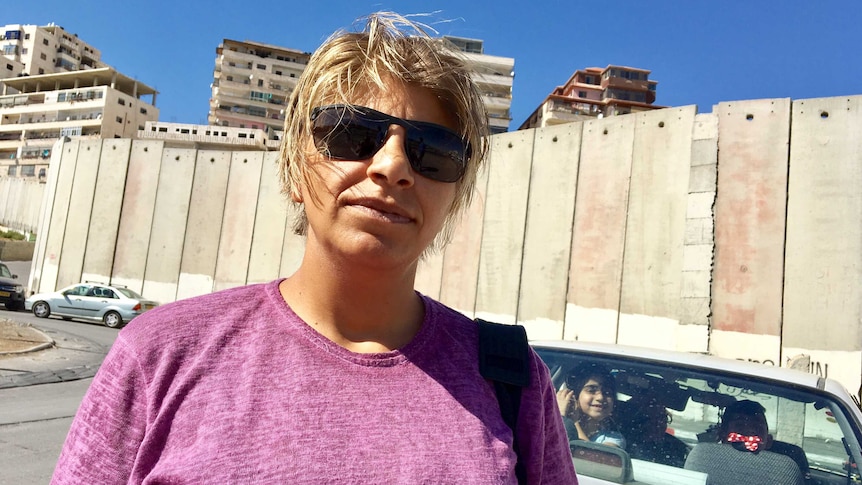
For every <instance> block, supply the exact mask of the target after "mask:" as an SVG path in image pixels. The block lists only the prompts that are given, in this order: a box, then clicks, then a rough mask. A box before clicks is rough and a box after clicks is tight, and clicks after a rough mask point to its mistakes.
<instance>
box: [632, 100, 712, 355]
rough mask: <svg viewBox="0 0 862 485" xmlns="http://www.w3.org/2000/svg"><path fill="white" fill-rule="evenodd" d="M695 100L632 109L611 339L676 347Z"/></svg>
mask: <svg viewBox="0 0 862 485" xmlns="http://www.w3.org/2000/svg"><path fill="white" fill-rule="evenodd" d="M695 114H696V107H695V106H688V107H684V108H674V109H663V110H656V111H649V112H645V113H640V114H638V115H636V118H635V134H634V135H635V137H634V152H633V155H632V172H631V183H630V187H629V203H628V207H629V209H628V216H627V219H626V233H625V236H626V238H625V252H624V256H623V273H622V293H621V297H620V322H619V325H620V327H619V335H618V338H617V342H619V343H622V344H628V345H635V344H637V345H646V346H649V347H655V348H666V349H676V348H677V347H678V342H679V338H678V336H677V332H676V331H677V328H678V324H679V308H680V296H681V290H682V266H683V243H684V241H685V227H686V213H687V208H688V192H689V181H690V177H689V175H690V167H691V143H692V141H691V135H692V129H693V124H694V117H695Z"/></svg>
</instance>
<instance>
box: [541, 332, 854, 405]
mask: <svg viewBox="0 0 862 485" xmlns="http://www.w3.org/2000/svg"><path fill="white" fill-rule="evenodd" d="M530 345H532V346H533V347H541V348H547V349H557V350H572V351H575V352H577V353H580V354H593V355H602V356H607V357H616V358H622V359H625V360H640V361H648V362H652V363H665V364H672V365H676V366H683V367H691V368H695V369H701V370H706V371H711V372H715V371H719V372H726V373H730V374H736V375H741V376H757V377H760V378H764V379H769V380H773V381H779V382H784V383H788V384H793V385H797V386H803V387H807V388H811V389H820V390H827V391H830V392H833V393H835V392H836V391H837V389H840V390H841V391H837V392H839V393H840V394H844V393H846V390H844V389H843V387H842V386H841V385H840V384H839V383H837V382H835V381H833V380H831V379H826V378H823V377H819V376H817V375H814V374H809V373H807V372H802V371H799V370H795V369H789V368H786V367H776V366H771V365H766V364H758V363H754V362H747V361H743V360H735V359H728V358H724V357H717V356H714V355H709V354H704V353H696V352H681V351H675V350H663V349H653V348H647V347H637V346H631V345H620V344H606V343H597V342H583V341H577V342H573V341H568V340H565V341H564V340H534V341H530ZM842 391H843V392H842Z"/></svg>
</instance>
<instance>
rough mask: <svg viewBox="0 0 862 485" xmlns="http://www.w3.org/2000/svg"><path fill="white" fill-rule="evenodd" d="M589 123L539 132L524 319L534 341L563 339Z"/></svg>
mask: <svg viewBox="0 0 862 485" xmlns="http://www.w3.org/2000/svg"><path fill="white" fill-rule="evenodd" d="M582 127H583V123H568V124H564V125H559V126H554V127H548V128H543V129H540V130H536V132H535V141H534V146H533V165H532V173H531V175H530V194H529V201H528V205H527V226H526V237H525V239H524V259H523V263H522V267H521V268H522V269H521V292H520V296H519V302H518V321H519V323H522V324H523V325H524V326H525V327H527V331H528V332H529V335H530V337H531V338H534V339H558V338H562V337H563V322H564V321H565V319H566V294H567V293H568V288H569V279H568V276H569V274H568V273H569V261H570V259H571V258H570V256H571V251H572V221H573V220H574V217H575V189H576V187H577V184H578V163H579V159H580V152H581V150H580V148H581V128H582Z"/></svg>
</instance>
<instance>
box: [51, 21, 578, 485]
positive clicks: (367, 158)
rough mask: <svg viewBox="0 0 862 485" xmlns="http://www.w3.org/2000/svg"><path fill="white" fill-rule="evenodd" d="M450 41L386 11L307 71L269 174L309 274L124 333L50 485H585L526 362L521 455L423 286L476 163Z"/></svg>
mask: <svg viewBox="0 0 862 485" xmlns="http://www.w3.org/2000/svg"><path fill="white" fill-rule="evenodd" d="M441 42H442V41H440V40H435V39H431V38H429V37H428V36H426V35H425V34H424V33H422V32H421V30H419V29H418V28H417V27H416V26H415V25H413V24H411V23H409V22H408V21H406V20H405V19H403V18H401V17H398V16H396V15H393V14H378V15H372V16H371V17H369V19H368V22H367V25H366V26H365V28H364V30H363V31H361V32H353V33H345V32H341V33H337V34H336V35H334V36H333V37H331V38H330V39H329V40H327V41H326V42H325V43H324V45H323V46H322V47H321V48H320V49H319V50H318V51H317V52H316V53H315V54H314V55H313V56H312V58H311V60H310V62H309V64H308V66H307V68H306V69H305V71H304V73H303V75H302V77H301V79H300V81H299V83H298V86H297V88H296V90H295V91H294V93H293V95H292V98H291V100H290V103H289V110H288V112H287V113H286V120H285V142H284V146H283V148H282V156H281V163H280V166H279V173H280V176H281V180H282V188H283V191H284V192H285V194H286V195H288V196H289V198H290V199H291V200H292V201H293V202H294V203H296V204H298V205H299V206H300V208H301V212H302V214H303V216H302V217H301V218H300V220H299V221H298V223H297V225H296V229H297V230H298V231H299V232H301V233H303V234H306V236H307V241H306V249H305V254H304V256H303V259H302V263H301V265H300V267H299V269H298V270H297V271H296V273H295V274H293V275H292V276H291V277H289V278H287V279H284V280H280V281H274V282H271V283H269V284H264V285H252V286H247V287H243V288H237V289H232V290H227V291H223V292H219V293H214V294H211V295H207V296H203V297H199V298H193V299H189V300H185V301H179V302H176V303H174V304H170V305H163V306H161V307H159V308H158V309H156V310H153V311H150V312H147V313H146V314H145V315H143V316H141V317H139V318H137V319H135V320H134V321H133V322H132V324H130V325H129V326H128V327H126V328H125V329H123V331H121V332H120V334H119V336H118V339H117V341H116V343H115V344H114V347H113V348H112V350H111V353H110V354H109V356H108V357H107V358H106V360H105V362H104V364H103V366H102V368H101V369H100V372H99V375H98V376H97V377H96V378H95V380H94V381H93V384H92V386H91V388H90V390H89V392H88V394H87V396H86V397H85V400H84V402H83V404H82V406H81V408H80V411H79V413H78V415H77V417H76V418H75V421H74V423H73V426H72V429H71V431H70V434H69V437H68V438H67V441H66V445H65V448H64V450H63V452H62V455H61V457H60V461H59V463H58V466H57V470H56V471H55V476H54V483H116V482H123V481H126V482H130V483H141V482H143V481H148V482H153V483H155V482H160V483H167V482H170V483H331V482H336V483H456V482H457V483H515V481H516V478H515V472H514V470H515V463H516V461H517V460H520V461H521V462H522V466H523V467H524V468H525V470H526V478H527V481H528V482H529V483H576V478H575V475H574V470H573V467H572V462H571V456H570V453H569V449H568V446H567V443H566V439H565V431H564V429H563V426H562V423H561V422H560V420H559V419H558V418H557V417H556V411H555V406H556V404H555V402H554V395H553V387H552V386H551V385H550V376H549V374H548V371H547V368H546V367H545V366H544V365H543V364H542V362H541V361H540V360H539V358H538V357H537V356H536V354H535V353H532V352H531V354H530V365H531V369H530V370H531V382H530V385H529V386H528V387H526V388H524V389H523V393H522V404H521V407H520V416H519V419H518V426H517V428H518V429H517V433H516V435H517V443H513V434H512V431H511V430H510V429H509V428H508V427H507V426H506V424H505V423H504V422H503V420H502V417H501V415H500V409H499V406H498V403H497V400H496V397H495V394H494V390H493V387H492V386H491V384H490V383H489V382H487V381H485V380H484V379H482V377H481V375H480V374H479V370H478V355H477V354H478V350H477V347H478V341H477V326H476V324H475V323H474V322H473V321H471V320H469V319H468V318H466V317H464V316H463V315H461V314H459V313H457V312H455V311H453V310H451V309H449V308H447V307H445V306H444V305H442V304H440V303H438V302H436V301H433V300H431V299H430V298H427V297H424V296H422V295H419V294H418V293H416V292H415V291H414V289H413V283H414V278H415V274H416V266H417V263H418V261H419V260H420V258H421V257H422V256H423V255H424V254H425V253H426V252H427V251H429V250H430V249H429V248H439V247H441V246H442V245H443V244H444V243H445V242H446V241H447V239H448V235H449V233H450V231H451V228H452V224H453V221H454V220H455V219H456V217H457V215H458V214H459V213H460V211H461V210H462V209H463V208H464V207H466V206H467V205H468V203H469V201H470V196H471V194H472V191H473V185H474V182H475V178H476V172H477V170H478V169H479V164H480V162H481V161H482V158H483V156H484V155H485V151H486V145H485V143H486V140H485V136H486V135H487V126H486V121H485V113H484V110H483V105H482V101H481V98H480V96H479V94H478V92H477V90H476V87H475V86H474V85H473V83H472V82H471V81H470V78H469V74H468V72H467V71H466V70H465V69H464V67H463V65H462V63H461V61H460V60H459V58H458V57H457V56H456V55H454V54H453V53H452V52H451V51H449V50H448V49H447V48H445V46H444V44H442V43H441ZM515 449H517V450H518V452H517V454H516V453H515V451H514V450H515Z"/></svg>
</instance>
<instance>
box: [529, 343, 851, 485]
mask: <svg viewBox="0 0 862 485" xmlns="http://www.w3.org/2000/svg"><path fill="white" fill-rule="evenodd" d="M531 345H532V346H533V348H535V349H536V351H537V352H538V354H539V355H540V356H541V358H542V360H544V362H545V363H546V364H547V365H548V367H549V369H550V371H551V376H552V378H553V382H554V385H555V386H556V388H557V389H558V390H559V388H560V387H561V386H562V385H563V384H564V383H565V382H566V378H567V377H568V376H569V375H571V374H572V371H573V370H575V369H576V368H579V369H580V368H583V367H579V366H580V365H581V364H595V365H597V366H600V367H601V368H603V369H605V370H606V371H608V372H609V373H610V375H611V376H613V379H612V381H613V383H615V385H616V396H615V397H616V402H615V406H614V410H613V412H612V415H611V419H612V422H611V424H610V426H616V427H617V428H618V431H619V432H620V433H621V434H622V435H623V436H624V437H625V438H626V445H625V448H624V449H620V448H617V447H613V446H608V445H606V444H598V443H593V442H591V441H584V440H578V439H577V437H575V439H572V437H571V435H570V442H569V443H570V447H571V450H572V460H573V461H574V463H575V468H576V470H577V472H578V477H579V479H580V483H582V484H593V483H601V484H607V483H632V484H634V483H638V484H642V483H646V484H653V485H665V484H671V483H672V484H700V485H704V484H708V485H724V484H731V483H732V484H734V485H735V484H739V483H759V484H764V485H765V484H767V483H768V484H770V485H773V484H784V483H795V484H799V483H804V484H806V485H833V484H834V485H837V484H859V483H862V478H860V474H859V468H858V464H859V463H860V462H862V449H860V443H862V411H860V404H859V400H858V398H856V397H855V396H852V395H851V394H850V393H849V392H847V390H845V389H844V388H843V387H842V386H841V385H840V384H839V383H838V382H836V381H834V380H831V379H828V378H824V377H819V376H817V375H813V374H808V373H805V372H802V371H796V370H791V369H787V368H778V367H772V366H767V365H763V364H756V363H750V362H743V361H737V360H731V359H722V358H718V357H714V356H708V355H703V354H694V353H683V352H673V351H663V350H653V349H643V348H636V347H626V346H619V345H603V344H589V343H583V342H558V341H554V342H548V341H544V342H540V341H534V342H531ZM574 381H575V380H574V379H572V380H570V381H569V382H574ZM591 383H592V382H591ZM575 385H577V384H575ZM587 387H589V386H585V387H584V390H585V392H591V390H589V389H587ZM593 387H595V386H593ZM605 390H607V388H605ZM575 392H576V393H577V392H580V390H575ZM596 394H597V392H596ZM647 397H648V398H647ZM742 400H746V401H754V402H755V403H759V404H760V405H762V407H763V409H764V410H765V416H766V421H767V425H768V428H769V434H770V439H769V447H767V446H766V443H763V444H762V445H761V448H760V449H759V450H757V449H755V451H757V453H755V452H751V451H750V450H745V449H744V448H741V447H740V446H739V445H741V444H742V443H733V444H731V443H718V442H719V430H720V429H722V428H720V424H719V423H720V421H721V416H722V413H723V412H724V410H725V409H726V408H727V407H728V406H730V405H732V404H733V403H737V402H738V401H742ZM646 402H651V403H653V404H655V403H656V402H658V403H659V404H658V405H657V406H658V407H659V409H660V411H659V413H658V416H659V417H662V418H663V419H666V423H667V424H666V425H665V424H662V425H659V432H658V433H659V435H661V436H660V437H659V438H656V437H655V436H653V437H651V438H647V439H645V440H644V439H643V438H641V437H640V436H639V435H638V433H637V432H635V430H634V429H632V427H633V426H634V424H633V423H636V422H638V421H639V420H640V421H644V420H646V419H647V416H650V415H655V413H652V412H651V411H654V409H651V408H652V407H653V405H650V406H649V408H650V409H647V408H645V407H644V403H646ZM746 404H749V403H746ZM754 406H755V407H758V409H759V406H757V405H756V404H755V405H754ZM737 407H739V406H738V404H737V405H736V406H735V408H737ZM761 416H762V415H761ZM662 428H665V430H664V433H662V432H661V429H662ZM639 440H641V442H639ZM725 441H726V440H725ZM659 442H662V443H666V442H672V443H671V444H673V446H666V447H660V446H659V448H661V449H662V450H676V451H674V452H671V451H663V452H661V453H652V454H650V453H643V452H644V450H647V449H652V450H655V449H656V447H657V444H656V443H659ZM674 443H681V444H674ZM682 444H684V447H682ZM764 448H766V450H767V451H763V450H764ZM740 449H742V450H743V451H739V450H740ZM672 454H679V455H681V456H671V455H672ZM776 456H779V458H776ZM788 458H790V459H788ZM794 467H796V468H794ZM806 467H807V470H805V469H804V468H806ZM785 472H786V473H785ZM791 474H792V475H791ZM784 475H788V476H792V477H793V478H790V479H788V481H784V480H785V479H784V478H781V477H782V476H784ZM758 476H760V477H761V478H758ZM763 476H765V477H767V478H762V477H763ZM800 477H801V478H800ZM799 480H802V481H799Z"/></svg>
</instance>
